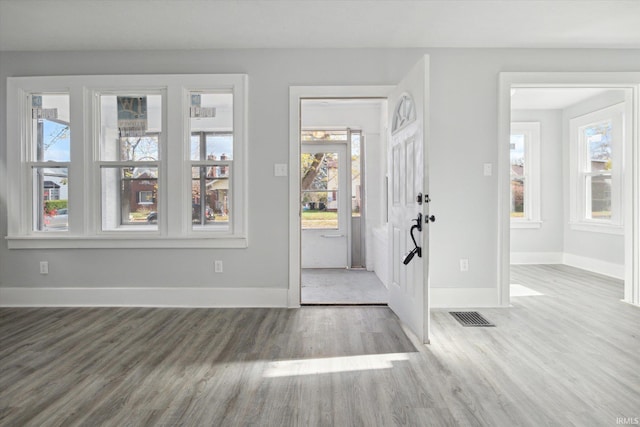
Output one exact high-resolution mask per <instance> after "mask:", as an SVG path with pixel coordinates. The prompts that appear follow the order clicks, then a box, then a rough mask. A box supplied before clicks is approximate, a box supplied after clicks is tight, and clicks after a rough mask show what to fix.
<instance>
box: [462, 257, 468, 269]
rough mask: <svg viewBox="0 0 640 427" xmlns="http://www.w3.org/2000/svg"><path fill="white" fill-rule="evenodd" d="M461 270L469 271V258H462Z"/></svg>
mask: <svg viewBox="0 0 640 427" xmlns="http://www.w3.org/2000/svg"><path fill="white" fill-rule="evenodd" d="M460 271H469V260H468V259H466V258H461V259H460Z"/></svg>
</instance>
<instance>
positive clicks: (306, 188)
mask: <svg viewBox="0 0 640 427" xmlns="http://www.w3.org/2000/svg"><path fill="white" fill-rule="evenodd" d="M301 152H302V158H301V165H302V169H301V187H300V188H301V195H300V197H301V203H302V207H301V208H302V209H301V212H302V268H346V267H347V266H348V264H347V256H348V251H347V242H348V239H347V230H348V221H349V219H350V217H351V210H350V209H349V207H348V205H347V193H348V191H347V177H348V174H347V173H346V168H347V151H346V144H341V145H338V144H304V145H303V147H302V150H301Z"/></svg>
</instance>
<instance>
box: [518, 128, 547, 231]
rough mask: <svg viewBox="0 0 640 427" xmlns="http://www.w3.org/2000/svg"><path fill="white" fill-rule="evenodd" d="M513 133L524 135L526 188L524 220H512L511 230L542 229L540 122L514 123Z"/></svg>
mask: <svg viewBox="0 0 640 427" xmlns="http://www.w3.org/2000/svg"><path fill="white" fill-rule="evenodd" d="M511 133H512V134H514V133H517V134H523V135H524V139H525V141H524V146H525V153H524V156H525V162H526V167H525V175H524V176H525V188H524V194H525V199H524V213H525V216H524V217H522V218H513V217H512V218H511V228H541V227H542V220H541V217H540V122H512V123H511Z"/></svg>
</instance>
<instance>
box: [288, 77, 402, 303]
mask: <svg viewBox="0 0 640 427" xmlns="http://www.w3.org/2000/svg"><path fill="white" fill-rule="evenodd" d="M393 88H394V86H386V85H381V86H291V87H290V88H289V194H290V195H291V194H292V195H297V194H300V178H299V175H300V173H299V171H300V153H301V151H300V150H301V144H300V130H301V122H300V117H301V115H300V113H301V105H302V102H301V101H302V100H303V99H340V98H343V99H349V98H351V99H354V98H387V95H388V94H389V92H390V91H391V90H392V89H393ZM300 221H301V219H300V200H299V198H298V197H289V290H288V294H287V306H288V307H289V308H296V307H300V281H301V277H300V276H301V253H302V252H301V251H302V249H301V223H300Z"/></svg>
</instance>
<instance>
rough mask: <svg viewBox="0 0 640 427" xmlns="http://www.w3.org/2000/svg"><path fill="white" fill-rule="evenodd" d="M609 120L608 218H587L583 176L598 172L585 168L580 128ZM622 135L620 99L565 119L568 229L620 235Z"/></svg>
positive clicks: (622, 122)
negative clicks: (609, 204) (568, 203)
mask: <svg viewBox="0 0 640 427" xmlns="http://www.w3.org/2000/svg"><path fill="white" fill-rule="evenodd" d="M607 120H611V122H612V126H611V127H612V133H613V136H612V150H611V161H612V168H611V219H593V218H588V217H587V213H588V209H587V201H588V196H587V185H586V177H587V176H591V177H593V176H601V175H602V174H598V173H593V172H588V171H586V170H585V169H586V167H585V165H586V162H587V160H588V150H587V147H586V141H585V139H584V134H583V132H582V131H581V130H582V129H584V128H586V127H588V126H590V125H594V124H597V123H602V122H604V121H607ZM624 138H625V103H624V102H621V103H618V104H615V105H611V106H608V107H605V108H601V109H598V110H596V111H592V112H590V113H587V114H583V115H581V116H577V117H573V118H571V119H570V120H569V159H570V165H569V176H570V178H569V180H570V191H569V193H570V194H569V197H570V220H569V226H570V228H571V229H572V230H578V231H591V232H598V233H608V234H624V223H623V216H624V212H623V209H624V206H623V197H622V195H623V194H624V182H623V175H622V169H623V167H624V151H623V150H624Z"/></svg>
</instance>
